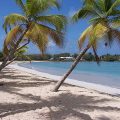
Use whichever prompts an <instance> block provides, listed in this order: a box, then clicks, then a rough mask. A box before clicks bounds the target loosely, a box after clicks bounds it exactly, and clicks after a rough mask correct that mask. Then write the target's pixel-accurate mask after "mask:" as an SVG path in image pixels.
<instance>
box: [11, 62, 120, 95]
mask: <svg viewBox="0 0 120 120" xmlns="http://www.w3.org/2000/svg"><path fill="white" fill-rule="evenodd" d="M10 66H11V67H12V68H15V69H18V70H21V71H24V72H28V73H32V74H35V75H38V76H41V77H47V78H49V79H51V80H54V81H58V80H60V79H61V77H62V76H56V75H51V74H48V73H43V72H39V71H36V70H33V69H29V68H25V67H21V66H18V65H17V64H13V65H10ZM88 77H89V76H88ZM81 79H82V78H81ZM96 79H97V78H96ZM65 83H67V84H71V85H75V86H80V87H86V88H89V89H93V90H97V91H100V92H104V93H108V94H113V95H120V89H118V88H112V87H109V86H104V85H99V84H94V83H88V82H83V81H78V80H74V79H69V78H68V79H66V80H65Z"/></svg>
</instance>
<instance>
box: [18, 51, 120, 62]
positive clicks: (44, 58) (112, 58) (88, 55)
mask: <svg viewBox="0 0 120 120" xmlns="http://www.w3.org/2000/svg"><path fill="white" fill-rule="evenodd" d="M77 56H78V54H77V53H75V54H70V53H61V54H54V55H53V54H45V55H40V54H29V55H26V54H25V52H24V53H22V55H20V56H18V57H17V58H16V60H18V61H28V60H31V61H32V60H33V61H34V60H35V61H61V59H60V57H73V58H74V59H76V57H77ZM28 58H29V59H28ZM62 61H67V60H62ZM68 61H73V60H68ZM80 61H88V62H89V61H90V62H91V61H96V59H95V56H94V55H93V54H92V53H86V54H85V55H84V56H83V57H82V59H81V60H80ZM80 61H79V62H80ZM99 61H107V62H114V61H120V55H110V54H106V55H102V56H100V57H99Z"/></svg>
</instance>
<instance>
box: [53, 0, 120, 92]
mask: <svg viewBox="0 0 120 120" xmlns="http://www.w3.org/2000/svg"><path fill="white" fill-rule="evenodd" d="M119 6H120V0H85V1H84V3H83V7H82V8H81V9H80V10H78V12H77V13H76V14H75V15H74V16H73V21H75V22H77V21H78V20H79V19H81V18H83V19H84V18H88V19H89V21H90V24H91V26H90V27H88V28H87V29H86V30H85V31H84V32H83V33H82V35H81V37H80V40H79V47H80V48H81V47H82V45H83V43H84V42H85V40H87V39H88V40H89V41H88V45H87V46H86V47H85V48H84V49H83V51H82V52H81V53H80V54H79V55H78V57H77V58H76V60H75V62H74V63H73V64H72V66H71V67H70V69H69V70H68V71H67V73H66V74H65V75H64V76H63V77H62V79H61V80H60V81H58V82H57V84H56V85H55V87H54V89H53V91H54V92H57V91H58V89H59V88H60V86H61V85H62V84H63V82H64V81H65V79H66V78H67V77H68V76H69V75H70V73H71V72H72V71H73V70H74V68H75V67H76V65H77V64H78V63H79V61H80V59H81V58H82V57H83V55H84V54H85V53H86V52H87V50H88V49H89V48H92V49H93V52H94V54H95V56H96V60H99V59H98V55H97V52H96V49H97V45H98V40H99V39H101V40H102V39H103V38H106V42H105V45H111V43H112V41H113V40H115V39H117V40H119V42H120V32H119V30H118V29H117V27H119V26H120V20H119V18H120V10H119Z"/></svg>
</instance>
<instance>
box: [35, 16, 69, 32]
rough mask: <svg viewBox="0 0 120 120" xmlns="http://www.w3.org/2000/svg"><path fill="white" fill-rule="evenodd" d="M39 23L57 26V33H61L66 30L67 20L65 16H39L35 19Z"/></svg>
mask: <svg viewBox="0 0 120 120" xmlns="http://www.w3.org/2000/svg"><path fill="white" fill-rule="evenodd" d="M35 20H36V21H38V22H43V23H48V24H50V25H53V26H55V28H56V30H57V31H61V30H63V29H64V28H65V26H66V23H67V20H66V17H65V16H63V15H49V16H39V17H36V19H35Z"/></svg>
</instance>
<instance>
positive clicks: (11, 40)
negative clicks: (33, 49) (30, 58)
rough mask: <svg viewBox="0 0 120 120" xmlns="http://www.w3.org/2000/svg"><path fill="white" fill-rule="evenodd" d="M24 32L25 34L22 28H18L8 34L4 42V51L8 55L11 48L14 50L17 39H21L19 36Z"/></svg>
mask: <svg viewBox="0 0 120 120" xmlns="http://www.w3.org/2000/svg"><path fill="white" fill-rule="evenodd" d="M22 32H23V30H22V28H21V27H19V26H16V27H14V28H13V29H12V30H11V31H10V32H9V33H8V34H7V36H6V38H5V41H4V50H3V52H4V53H5V54H7V53H8V51H9V50H10V49H11V48H14V45H15V43H16V41H17V39H18V38H19V36H20V35H21V34H22Z"/></svg>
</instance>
